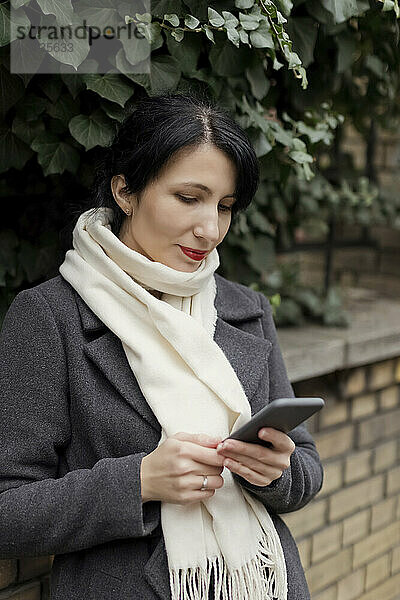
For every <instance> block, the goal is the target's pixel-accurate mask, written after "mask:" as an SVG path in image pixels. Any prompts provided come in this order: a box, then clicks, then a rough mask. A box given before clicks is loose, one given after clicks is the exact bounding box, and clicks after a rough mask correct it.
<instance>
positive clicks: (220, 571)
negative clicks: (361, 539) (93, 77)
mask: <svg viewBox="0 0 400 600" xmlns="http://www.w3.org/2000/svg"><path fill="white" fill-rule="evenodd" d="M257 183H258V165H257V159H256V156H255V153H254V149H253V148H252V146H251V144H250V142H249V140H248V138H247V136H246V134H245V133H244V131H243V130H242V129H241V128H240V127H239V126H238V125H237V124H236V123H235V121H234V120H233V119H232V118H231V117H230V116H229V115H228V114H227V113H226V112H225V111H223V110H222V109H220V108H218V107H217V106H213V105H212V104H211V103H210V102H208V101H206V100H202V99H199V98H197V97H195V96H192V95H184V94H165V95H162V96H158V97H152V98H146V99H143V100H142V101H140V102H139V104H138V105H137V108H136V110H135V112H134V113H133V114H132V115H131V116H129V117H127V119H126V120H125V121H124V123H123V124H122V125H121V127H120V129H119V132H118V134H117V136H116V138H115V140H114V142H113V144H112V146H111V147H110V149H109V150H108V152H107V155H106V156H105V159H104V161H103V163H102V164H101V165H100V167H99V169H98V171H97V175H96V178H95V182H94V200H95V202H96V208H95V210H89V211H85V212H83V213H82V214H81V215H80V216H79V219H78V221H77V223H76V226H75V228H74V232H73V249H71V250H68V252H67V253H66V256H65V260H64V262H63V264H62V265H61V267H60V275H59V276H57V277H55V278H53V279H51V280H50V281H47V282H45V283H42V284H40V285H38V286H36V287H34V288H32V289H30V290H25V291H23V292H21V293H20V294H18V296H17V297H16V298H15V300H14V302H13V303H12V305H11V307H10V309H9V311H8V313H7V316H6V319H5V321H4V325H3V330H2V334H1V338H0V356H1V361H2V364H3V368H2V372H1V389H0V392H1V397H2V416H3V418H2V420H1V425H0V428H1V431H0V434H1V439H2V446H1V479H0V492H1V494H0V523H1V526H0V527H1V528H0V558H12V557H20V556H23V555H27V556H39V555H49V554H55V555H56V556H55V559H54V563H53V569H52V576H51V593H52V595H51V598H52V600H71V599H75V598H76V599H78V598H79V599H82V598H93V599H96V600H99V599H111V598H112V599H117V600H118V599H121V600H122V599H123V600H125V599H127V598H138V599H139V598H140V599H149V600H150V599H152V600H155V599H156V598H164V599H167V598H172V599H173V600H186V599H188V600H189V599H190V600H192V599H200V600H205V599H206V598H215V599H216V600H222V599H224V600H227V599H229V600H230V599H237V600H244V599H248V600H250V599H251V600H257V599H263V600H265V599H270V600H272V599H273V598H276V599H278V600H282V599H285V600H286V599H288V600H294V599H302V600H304V599H306V598H309V593H308V589H307V584H306V581H305V578H304V573H303V569H302V566H301V563H300V559H299V555H298V552H297V548H296V545H295V543H294V540H293V538H292V536H291V535H290V533H289V531H288V529H287V527H286V526H285V524H284V523H283V522H282V520H281V519H280V518H279V516H278V513H284V512H289V511H293V510H297V509H299V508H301V507H302V506H304V505H305V504H307V502H309V501H310V500H311V498H313V497H314V496H315V494H316V493H317V492H318V491H319V489H320V487H321V485H322V468H321V464H320V460H319V456H318V453H317V451H316V449H315V445H314V443H313V440H312V438H311V436H310V435H309V433H308V432H307V430H306V428H305V426H304V425H302V426H299V427H297V428H296V429H295V430H293V431H292V432H291V433H290V435H286V434H284V433H282V432H280V431H277V430H274V429H271V428H264V429H262V430H261V431H260V432H259V437H260V441H261V440H264V441H269V442H271V443H272V447H271V448H267V447H265V445H262V444H261V443H260V444H247V443H243V442H239V441H234V440H230V441H229V442H223V440H224V439H225V438H226V437H227V435H228V434H229V432H230V431H231V430H232V429H237V428H238V427H240V426H241V425H242V424H243V423H245V422H246V421H247V420H248V419H249V418H250V416H251V414H252V413H255V412H257V411H258V410H260V409H261V408H262V407H263V406H264V405H265V404H266V403H267V402H269V401H272V400H274V399H276V398H278V397H287V396H293V391H292V388H291V386H290V383H289V381H288V379H287V375H286V371H285V367H284V364H283V361H282V356H281V353H280V350H279V347H278V343H277V338H276V332H275V328H274V325H273V321H272V316H271V309H270V306H269V303H268V301H267V300H266V298H265V297H264V296H263V295H262V294H260V293H258V292H255V291H253V290H251V289H249V288H247V287H245V286H243V285H240V284H237V283H233V282H230V281H228V280H226V279H224V278H223V277H221V276H220V275H218V274H216V273H215V271H216V269H217V267H218V266H219V258H218V252H217V249H216V248H217V246H218V245H219V244H220V243H221V242H222V240H223V238H224V237H225V235H226V234H227V232H228V229H229V226H230V224H231V220H232V218H233V217H234V216H235V215H236V214H237V213H238V212H239V211H241V210H244V209H245V208H246V207H247V206H248V205H249V203H250V202H251V200H252V198H253V196H254V193H255V191H256V188H257Z"/></svg>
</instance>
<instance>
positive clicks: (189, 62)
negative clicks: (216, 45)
mask: <svg viewBox="0 0 400 600" xmlns="http://www.w3.org/2000/svg"><path fill="white" fill-rule="evenodd" d="M166 39H167V47H168V51H169V53H170V54H171V56H172V57H173V58H175V60H176V61H177V63H178V64H179V66H180V68H181V69H182V73H187V74H190V73H192V72H193V71H195V70H196V68H197V62H198V60H199V56H200V52H201V48H202V40H201V36H200V35H188V36H186V37H185V39H184V41H183V42H176V41H174V40H173V38H172V36H171V35H170V33H169V32H168V33H167V34H166Z"/></svg>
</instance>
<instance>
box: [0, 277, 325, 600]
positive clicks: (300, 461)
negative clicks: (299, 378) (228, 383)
mask: <svg viewBox="0 0 400 600" xmlns="http://www.w3.org/2000/svg"><path fill="white" fill-rule="evenodd" d="M215 278H216V283H217V296H216V300H215V305H216V308H217V314H218V319H217V324H216V330H215V337H214V339H215V342H216V343H217V344H218V345H219V346H220V347H221V349H222V350H223V352H224V353H225V355H226V357H227V358H228V360H229V361H230V363H231V364H232V367H233V368H234V370H235V372H236V373H237V376H238V377H239V379H240V381H241V383H242V385H243V388H244V391H245V393H246V395H247V397H248V399H249V401H250V404H251V409H252V413H255V412H257V411H258V410H260V409H261V408H262V407H263V406H264V405H265V404H266V403H268V402H270V401H271V400H274V399H276V398H278V397H288V396H293V391H292V388H291V386H290V383H289V381H288V378H287V375H286V370H285V366H284V363H283V360H282V356H281V352H280V350H279V346H278V342H277V337H276V331H275V327H274V324H273V320H272V315H271V308H270V305H269V303H268V300H267V299H266V298H265V297H264V296H263V295H262V294H260V293H258V292H255V291H253V290H251V289H249V288H247V287H245V286H243V285H240V284H237V283H233V282H230V281H228V280H227V279H224V278H223V277H221V276H220V275H218V274H215ZM0 361H1V372H0V559H7V558H19V557H23V556H46V555H55V556H54V562H53V568H52V573H51V599H52V600H82V599H83V598H84V599H85V600H128V599H129V600H133V599H138V600H160V599H161V600H168V599H169V598H170V591H169V579H168V567H167V557H166V553H165V546H164V540H163V536H162V530H161V526H160V503H159V502H148V503H145V504H144V505H142V502H141V493H140V463H141V460H142V458H143V456H145V455H146V454H148V453H149V452H151V451H152V450H154V449H155V448H156V446H157V444H158V441H159V438H160V433H161V431H160V425H159V423H158V421H157V420H156V418H155V416H154V414H153V413H152V411H151V409H150V408H149V406H148V404H147V403H146V401H145V399H144V397H143V395H142V393H141V391H140V388H139V386H138V384H137V381H136V379H135V377H134V375H133V373H132V371H131V369H130V367H129V364H128V362H127V359H126V356H125V353H124V351H123V348H122V345H121V343H120V340H119V339H118V338H117V337H116V336H115V335H114V334H113V333H112V332H111V331H110V330H108V329H107V328H106V326H105V325H104V324H103V323H102V322H101V321H100V320H99V318H98V317H97V316H96V315H95V314H94V313H93V312H92V311H91V310H90V309H89V307H88V306H87V305H86V304H85V303H84V302H83V300H82V299H81V298H80V296H79V295H78V294H77V293H76V292H75V290H74V289H73V288H72V287H71V286H70V284H69V283H68V282H66V281H65V280H64V279H63V278H62V276H61V275H58V276H57V277H54V278H53V279H50V280H49V281H46V282H45V283H42V284H40V285H37V286H36V287H33V288H31V289H28V290H24V291H22V292H20V293H19V294H18V295H17V297H16V298H15V299H14V301H13V303H12V304H11V307H10V308H9V310H8V313H7V315H6V318H5V320H4V323H3V327H2V331H1V335H0ZM290 437H291V438H292V439H293V441H294V442H295V444H296V448H295V450H294V452H293V454H292V456H291V465H290V467H289V468H288V469H287V470H286V471H284V473H283V475H282V476H281V477H280V478H279V479H277V480H275V481H273V482H272V483H271V484H270V485H269V486H266V487H258V486H254V485H251V484H249V483H248V482H246V481H245V480H244V479H241V478H240V477H237V479H238V481H239V483H240V484H241V485H242V486H243V487H245V488H246V489H248V490H250V491H251V492H252V493H253V494H254V495H255V496H256V497H257V498H258V499H259V500H261V502H262V503H263V504H264V505H265V506H266V507H267V509H268V511H269V512H270V514H271V516H272V519H273V521H274V523H275V526H276V529H277V531H278V533H279V536H280V539H281V543H282V546H283V550H284V555H285V560H286V564H287V573H288V588H289V594H288V600H307V599H309V592H308V588H307V584H306V581H305V577H304V572H303V569H302V566H301V562H300V559H299V554H298V551H297V548H296V544H295V542H294V540H293V538H292V536H291V534H290V532H289V530H288V528H287V527H286V525H285V524H284V522H283V521H282V520H281V519H280V517H279V516H278V515H279V513H286V512H290V511H294V510H298V509H301V508H302V507H303V506H304V505H306V504H307V503H308V502H309V501H310V500H311V499H312V498H313V497H314V496H315V494H316V493H317V492H318V491H319V490H320V488H321V485H322V478H323V475H322V467H321V463H320V459H319V456H318V453H317V451H316V448H315V445H314V442H313V439H312V437H311V435H310V434H309V433H308V431H307V429H306V427H305V426H304V425H301V426H299V427H297V428H296V429H294V430H293V431H292V433H291V434H290ZM217 493H218V492H217ZM232 527H234V523H232Z"/></svg>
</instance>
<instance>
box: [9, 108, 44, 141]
mask: <svg viewBox="0 0 400 600" xmlns="http://www.w3.org/2000/svg"><path fill="white" fill-rule="evenodd" d="M11 129H12V132H13V133H14V134H15V135H16V136H17V137H18V138H19V139H20V140H22V141H23V142H25V143H28V144H31V143H32V141H33V139H34V138H35V137H37V136H38V135H39V133H42V132H43V131H44V129H45V125H44V122H43V120H42V119H40V120H38V121H27V120H26V119H22V118H21V117H19V116H18V115H16V116H15V117H14V120H13V123H12V127H11Z"/></svg>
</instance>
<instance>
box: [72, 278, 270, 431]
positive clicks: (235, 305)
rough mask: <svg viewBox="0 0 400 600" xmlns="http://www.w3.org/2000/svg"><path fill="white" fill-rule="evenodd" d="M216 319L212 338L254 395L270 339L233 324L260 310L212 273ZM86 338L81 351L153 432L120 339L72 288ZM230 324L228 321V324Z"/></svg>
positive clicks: (153, 420)
mask: <svg viewBox="0 0 400 600" xmlns="http://www.w3.org/2000/svg"><path fill="white" fill-rule="evenodd" d="M215 279H216V284H217V294H216V298H215V306H216V309H217V316H218V318H217V322H216V327H215V333H214V341H215V342H216V343H217V344H218V346H219V347H220V348H221V349H222V351H223V352H224V354H225V356H226V357H227V359H228V360H229V362H230V363H231V365H232V368H233V369H234V371H235V373H236V375H237V377H238V378H239V381H240V382H241V384H242V387H243V390H244V392H245V394H246V396H247V398H249V400H250V399H251V398H252V397H253V395H254V394H255V392H256V390H257V387H258V383H259V380H260V377H261V375H262V373H263V371H264V369H265V365H266V364H267V357H268V354H269V352H270V349H271V346H272V345H271V342H270V341H269V340H266V339H264V338H262V337H258V336H254V335H252V334H250V333H247V332H246V331H243V330H241V329H239V328H238V327H235V326H234V323H235V322H240V321H246V320H249V319H254V318H258V317H260V316H262V315H263V313H264V311H263V309H262V308H261V307H260V306H258V305H257V301H256V300H253V299H252V298H251V297H250V296H249V295H248V294H247V293H246V292H244V291H242V289H240V287H239V286H238V284H235V283H233V282H231V281H228V280H227V279H225V278H223V277H221V276H220V275H218V274H215ZM74 294H75V298H76V302H77V306H78V309H79V313H80V316H81V320H82V326H83V330H84V332H85V333H86V334H87V339H88V341H87V342H86V343H85V345H84V352H85V354H86V355H87V356H88V357H89V358H90V359H91V360H92V361H93V362H94V363H95V364H96V366H97V367H98V368H99V369H100V371H101V372H102V373H103V375H105V377H107V379H108V380H109V381H110V382H111V383H112V384H113V386H114V387H115V388H116V389H117V390H118V392H119V393H120V394H121V395H122V396H123V397H124V398H125V400H126V401H127V402H128V403H129V404H130V405H131V406H132V407H133V408H134V410H135V411H136V412H137V413H139V414H140V415H141V416H142V417H143V418H144V419H145V420H146V421H147V422H148V423H149V424H150V425H152V426H153V427H154V428H155V429H156V430H157V431H160V424H159V423H158V421H157V419H156V417H155V415H154V413H153V412H152V410H151V409H150V406H149V405H148V403H147V402H146V400H145V398H144V396H143V394H142V392H141V390H140V388H139V385H138V383H137V381H136V378H135V377H133V376H132V371H131V368H130V366H129V363H128V360H127V358H126V355H125V352H124V350H123V348H122V345H121V343H120V340H119V339H118V338H117V337H116V336H115V335H114V334H113V333H112V332H111V331H110V330H109V329H108V328H107V327H106V326H105V325H104V323H103V322H102V321H101V320H100V319H99V317H97V315H96V314H95V313H94V312H93V311H92V310H91V309H90V308H89V307H88V306H87V304H86V303H85V302H84V301H83V300H82V298H81V297H80V296H79V294H78V293H77V292H76V291H75V290H74ZM231 323H232V324H231ZM116 367H118V368H116Z"/></svg>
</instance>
